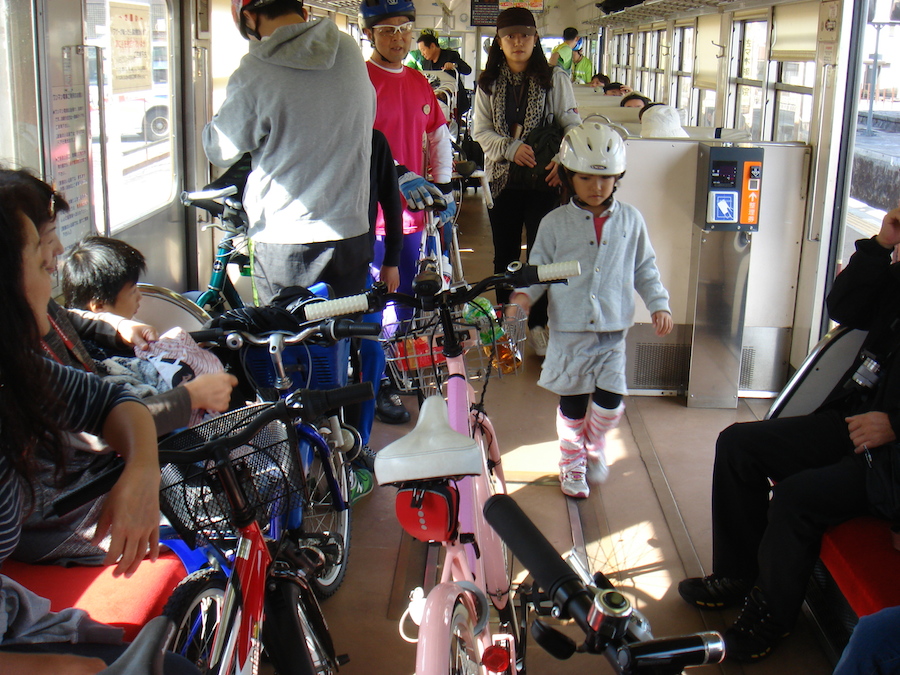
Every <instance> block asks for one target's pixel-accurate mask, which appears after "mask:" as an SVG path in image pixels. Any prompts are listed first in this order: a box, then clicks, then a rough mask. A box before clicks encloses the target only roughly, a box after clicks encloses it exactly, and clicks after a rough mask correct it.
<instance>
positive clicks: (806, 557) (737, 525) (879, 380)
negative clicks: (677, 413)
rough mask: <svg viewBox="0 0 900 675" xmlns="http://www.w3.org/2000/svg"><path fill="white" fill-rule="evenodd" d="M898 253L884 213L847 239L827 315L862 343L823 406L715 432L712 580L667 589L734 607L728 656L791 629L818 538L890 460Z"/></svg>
mask: <svg viewBox="0 0 900 675" xmlns="http://www.w3.org/2000/svg"><path fill="white" fill-rule="evenodd" d="M898 244H900V209H895V210H893V211H891V212H890V213H888V214H887V215H886V216H885V217H884V220H883V222H882V226H881V230H880V231H879V233H878V234H877V235H876V236H875V237H872V238H871V239H863V240H859V241H857V242H856V253H855V254H854V255H853V257H851V258H850V262H849V263H848V265H847V267H846V268H845V269H844V271H843V272H841V274H840V275H839V276H838V277H837V278H836V279H835V281H834V286H833V288H832V290H831V292H830V293H829V295H828V299H827V305H828V312H829V314H830V316H831V317H832V318H833V319H834V320H835V321H838V322H839V323H840V324H841V325H844V326H850V327H852V328H859V329H864V330H868V331H869V335H868V336H867V338H866V340H865V343H864V344H863V347H862V349H861V350H860V355H859V357H858V358H857V361H856V362H855V363H854V365H853V367H852V368H851V370H850V371H849V372H848V374H847V376H846V377H845V378H843V379H842V381H841V382H840V383H839V384H838V386H837V387H836V388H835V389H834V391H832V392H831V394H830V395H829V396H828V398H827V399H826V401H825V403H824V404H823V405H822V406H821V407H820V408H819V409H818V410H816V411H815V412H814V413H812V414H810V415H805V416H801V417H792V418H777V419H772V420H765V421H761V422H750V423H745V424H734V425H732V426H730V427H728V428H727V429H725V430H724V431H723V432H722V433H721V434H720V435H719V438H718V441H717V443H716V458H715V466H714V469H713V489H712V525H713V569H712V571H713V574H711V575H710V576H707V577H703V578H692V579H685V580H684V581H682V582H681V583H680V584H679V586H678V591H679V593H680V594H681V596H682V598H684V600H686V601H687V602H689V603H690V604H692V605H695V606H697V607H699V608H701V609H721V608H725V607H729V606H735V605H739V604H740V603H742V602H743V603H744V606H743V609H742V611H741V613H740V615H739V616H738V618H737V620H736V621H735V623H734V625H733V626H732V627H731V628H729V629H728V630H727V631H726V632H725V643H726V653H727V654H728V656H729V657H732V658H735V659H738V660H741V661H754V660H758V659H761V658H763V657H765V656H767V655H768V654H769V653H770V652H771V650H772V648H773V647H774V646H775V644H777V642H778V641H779V640H780V639H781V638H782V637H784V636H785V635H786V634H787V633H788V632H789V631H790V630H791V628H792V626H793V624H794V621H795V620H796V618H797V615H798V613H799V611H800V607H801V605H802V603H803V595H804V591H805V588H806V584H807V581H808V579H809V575H810V573H811V572H812V569H813V566H814V564H815V562H816V559H817V558H818V555H819V547H820V544H821V540H822V535H823V534H824V532H825V530H826V529H827V528H828V527H830V526H832V525H836V524H838V523H841V522H844V521H847V520H849V519H851V518H854V517H857V516H861V515H865V514H867V513H869V512H870V507H869V501H868V498H867V493H866V472H867V471H869V470H871V464H872V457H873V456H875V455H876V453H887V452H898V451H900V449H897V448H895V447H894V445H895V443H894V442H895V441H896V440H897V432H898V431H900V367H898V364H900V358H898V356H897V354H898V351H900V350H898V347H900V264H892V262H891V252H892V251H893V249H894V247H896V246H897V245H898ZM867 358H868V359H871V362H866V363H865V364H864V361H865V359H867ZM873 363H877V367H872V366H873ZM873 371H877V372H876V374H873ZM854 374H855V377H853V375H854ZM770 481H771V482H772V483H774V484H775V485H774V487H772V486H771V483H770ZM770 493H771V500H770V498H769V495H770Z"/></svg>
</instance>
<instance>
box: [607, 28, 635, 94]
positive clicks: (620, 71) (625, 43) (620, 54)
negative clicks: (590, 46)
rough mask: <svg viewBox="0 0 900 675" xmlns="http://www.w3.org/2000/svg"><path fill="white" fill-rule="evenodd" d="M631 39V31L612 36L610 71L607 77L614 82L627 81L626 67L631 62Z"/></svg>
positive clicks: (627, 67)
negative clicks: (612, 47)
mask: <svg viewBox="0 0 900 675" xmlns="http://www.w3.org/2000/svg"><path fill="white" fill-rule="evenodd" d="M631 39H632V35H631V33H620V34H619V35H616V36H615V37H614V38H613V44H614V49H613V51H612V54H611V56H612V69H611V71H612V72H611V73H609V78H610V80H612V81H614V82H623V83H627V82H628V69H629V67H630V66H631V63H632V54H631Z"/></svg>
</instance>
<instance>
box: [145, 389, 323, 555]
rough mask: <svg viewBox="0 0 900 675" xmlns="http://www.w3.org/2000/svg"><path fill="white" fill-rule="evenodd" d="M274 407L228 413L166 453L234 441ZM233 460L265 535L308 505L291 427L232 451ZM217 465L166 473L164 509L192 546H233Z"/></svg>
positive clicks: (276, 427)
mask: <svg viewBox="0 0 900 675" xmlns="http://www.w3.org/2000/svg"><path fill="white" fill-rule="evenodd" d="M270 405H271V404H268V403H264V404H258V405H252V406H248V407H246V408H240V409H238V410H235V411H232V412H229V413H225V414H224V415H220V416H219V417H215V418H213V419H211V420H208V421H207V422H203V423H202V424H198V425H197V426H195V427H191V428H190V429H186V430H184V431H182V432H181V433H178V434H175V435H173V436H170V437H169V438H167V439H165V440H164V441H163V442H162V443H160V449H161V450H192V449H194V448H197V447H199V446H200V445H203V444H204V443H206V442H208V441H210V440H213V439H216V438H224V439H226V444H227V438H228V437H229V436H233V435H234V434H235V433H237V432H239V431H241V430H242V429H244V428H245V427H246V426H247V424H249V422H251V421H252V420H253V419H255V417H256V416H257V415H258V414H259V413H260V412H261V411H262V410H264V409H266V408H268V407H270ZM229 459H230V462H231V465H232V466H233V467H234V470H235V473H236V475H237V477H238V481H239V483H240V485H241V488H242V490H243V492H244V496H245V498H246V499H247V502H248V504H249V505H250V506H252V507H254V508H255V509H256V510H257V513H256V518H257V521H258V522H259V523H260V526H261V527H263V528H264V529H265V527H266V525H268V523H269V521H270V520H271V519H272V518H273V517H275V516H279V515H284V514H286V513H288V512H290V511H292V510H293V509H296V508H299V507H300V506H302V504H303V501H304V499H303V495H304V490H305V484H304V479H303V467H302V465H301V460H300V457H299V454H298V453H297V439H296V436H295V433H294V429H293V427H292V426H291V425H289V424H285V423H284V422H281V421H280V420H275V421H273V422H270V423H269V424H267V425H266V426H264V427H263V428H262V429H260V430H259V431H258V432H257V433H256V435H255V436H254V437H253V439H252V440H251V441H250V442H249V443H247V444H246V445H241V446H238V447H235V448H231V449H230V451H229ZM218 474H219V471H218V470H217V469H216V466H215V461H214V460H212V459H210V460H204V461H202V462H197V463H191V464H177V463H172V464H166V465H164V466H163V467H162V480H161V485H160V509H161V511H162V513H163V515H165V516H166V518H168V520H169V522H170V523H171V525H172V527H173V528H175V531H176V532H178V534H179V536H180V537H181V538H182V539H183V540H184V541H185V543H187V544H188V545H189V546H191V547H194V548H196V547H197V546H198V545H202V544H206V543H210V544H213V545H214V546H217V547H219V548H222V547H223V544H224V542H227V541H229V540H233V539H234V537H235V527H234V525H233V523H232V521H231V513H232V509H231V506H230V504H229V502H228V499H227V497H226V495H225V492H224V489H223V486H222V483H221V481H220V479H219V475H218Z"/></svg>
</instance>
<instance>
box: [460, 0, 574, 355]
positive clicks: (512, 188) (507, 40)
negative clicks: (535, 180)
mask: <svg viewBox="0 0 900 675" xmlns="http://www.w3.org/2000/svg"><path fill="white" fill-rule="evenodd" d="M551 117H552V120H553V122H555V123H556V124H557V125H559V126H560V128H561V129H562V131H563V132H565V131H568V130H569V129H570V128H572V127H575V126H577V125H578V124H580V123H581V118H580V117H579V116H578V110H577V108H576V107H575V94H574V92H573V90H572V83H571V82H570V81H569V76H568V74H567V73H566V72H565V71H563V70H561V69H558V68H556V69H554V68H551V67H550V65H549V64H548V63H547V59H546V57H545V56H544V52H543V50H542V49H541V46H540V38H539V36H538V34H537V27H536V25H535V22H534V15H533V14H532V13H531V12H530V11H529V10H527V9H525V8H524V7H511V8H509V9H505V10H503V11H502V12H500V14H499V15H498V16H497V35H496V36H495V37H494V42H493V44H492V45H491V48H490V51H489V52H488V58H487V64H486V65H485V68H484V71H483V72H482V74H481V77H480V78H479V79H478V89H477V91H476V93H475V119H474V123H473V127H474V138H475V140H476V141H478V143H479V144H480V145H481V147H482V149H483V150H484V156H485V171H486V173H487V174H488V180H489V181H490V188H491V195H492V196H493V198H494V208H492V209H491V210H490V211H489V212H488V216H489V218H490V221H491V231H492V233H493V240H494V271H495V272H502V271H503V270H505V269H506V266H507V265H509V263H511V262H513V261H514V260H519V259H520V258H521V255H522V229H523V227H524V229H525V237H526V242H527V248H528V252H529V253H530V252H531V247H532V245H533V244H534V238H535V236H536V235H537V229H538V224H539V223H540V222H541V218H543V217H544V216H545V215H547V213H549V212H550V210H551V209H553V208H554V207H555V206H558V205H559V194H558V191H557V190H556V186H558V185H559V179H558V178H557V176H556V162H555V161H553V159H555V158H543V157H542V158H538V157H536V156H535V150H534V148H533V147H532V146H530V145H528V144H527V143H525V142H524V139H525V138H527V137H528V134H529V133H530V132H531V131H532V130H534V129H536V128H538V127H541V126H542V125H544V124H546V123H547V122H548V121H549V120H550V118H551ZM538 159H540V160H541V164H542V165H543V166H538ZM548 159H550V161H549V162H548ZM513 165H518V166H520V167H527V168H538V169H546V170H547V172H548V173H547V176H546V178H544V179H543V180H541V181H539V184H538V189H535V188H534V187H533V186H532V185H527V184H524V183H522V182H521V181H520V179H519V178H518V176H519V175H520V173H519V172H518V171H516V172H513V173H511V172H510V167H512V166H513ZM509 294H510V291H501V290H498V291H497V300H498V301H499V302H507V301H508V300H509ZM528 325H529V326H530V327H531V339H532V344H533V346H534V348H535V351H536V352H537V353H538V354H540V355H543V354H544V353H545V352H546V348H547V328H546V326H547V309H546V303H541V305H540V306H535V307H534V308H532V311H531V313H530V314H529V317H528Z"/></svg>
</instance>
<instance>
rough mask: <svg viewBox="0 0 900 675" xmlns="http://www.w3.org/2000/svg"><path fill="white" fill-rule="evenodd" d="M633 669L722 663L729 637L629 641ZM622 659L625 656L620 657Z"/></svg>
mask: <svg viewBox="0 0 900 675" xmlns="http://www.w3.org/2000/svg"><path fill="white" fill-rule="evenodd" d="M627 651H628V652H629V655H630V657H629V660H630V665H632V666H633V671H634V672H637V673H641V672H650V673H653V672H657V671H658V670H659V669H661V668H662V669H665V672H667V673H680V672H681V671H682V670H684V669H685V668H690V667H692V666H702V665H706V664H708V663H719V662H721V661H722V659H724V658H725V641H724V640H723V639H722V636H721V635H719V633H714V632H711V631H710V632H706V633H695V634H693V635H679V636H677V637H666V638H659V639H656V640H647V641H645V642H636V643H634V644H630V645H628V648H627ZM620 660H621V657H620Z"/></svg>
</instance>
